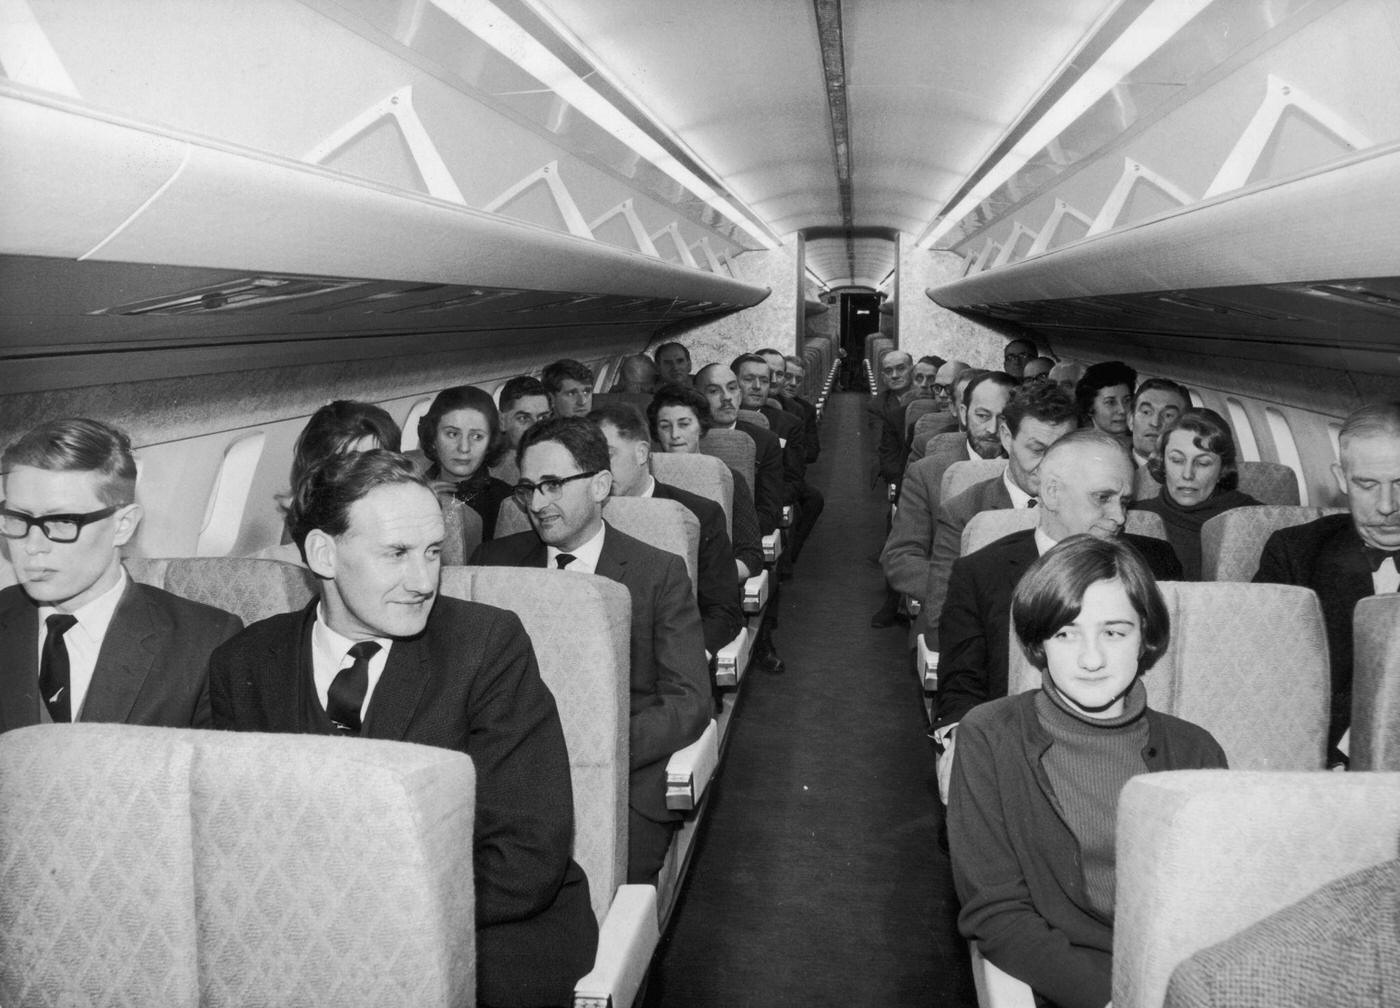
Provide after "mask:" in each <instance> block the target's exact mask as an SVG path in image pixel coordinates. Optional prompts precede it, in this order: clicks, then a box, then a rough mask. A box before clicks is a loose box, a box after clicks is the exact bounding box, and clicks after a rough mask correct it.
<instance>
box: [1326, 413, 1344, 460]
mask: <svg viewBox="0 0 1400 1008" xmlns="http://www.w3.org/2000/svg"><path fill="white" fill-rule="evenodd" d="M1327 440H1329V441H1331V442H1332V461H1333V462H1336V463H1337V464H1339V465H1340V464H1341V461H1342V425H1341V424H1339V423H1337V421H1335V420H1328V421H1327Z"/></svg>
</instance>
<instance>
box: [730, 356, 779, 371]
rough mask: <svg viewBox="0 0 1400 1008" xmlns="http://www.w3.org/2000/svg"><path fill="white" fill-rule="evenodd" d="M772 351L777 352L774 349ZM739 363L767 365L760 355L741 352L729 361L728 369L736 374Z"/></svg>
mask: <svg viewBox="0 0 1400 1008" xmlns="http://www.w3.org/2000/svg"><path fill="white" fill-rule="evenodd" d="M773 352H774V353H777V351H776V350H775V351H773ZM741 364H762V365H763V366H764V367H767V366H768V362H767V361H766V360H764V359H763V358H762V357H760V356H759V355H758V354H754V353H741V354H740V355H739V356H738V357H735V358H734V359H733V360H732V361H730V362H729V370H731V371H733V372H734V373H735V374H736V375H737V374H738V373H739V365H741Z"/></svg>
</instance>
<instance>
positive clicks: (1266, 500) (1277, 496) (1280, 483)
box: [1133, 461, 1299, 507]
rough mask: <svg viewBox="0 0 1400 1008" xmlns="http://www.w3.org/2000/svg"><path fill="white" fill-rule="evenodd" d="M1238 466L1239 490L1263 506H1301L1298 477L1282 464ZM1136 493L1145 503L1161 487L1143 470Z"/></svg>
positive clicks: (1240, 463) (1158, 492)
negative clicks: (1299, 503) (1299, 504)
mask: <svg viewBox="0 0 1400 1008" xmlns="http://www.w3.org/2000/svg"><path fill="white" fill-rule="evenodd" d="M1235 465H1236V467H1237V468H1238V470H1239V474H1240V483H1239V488H1240V489H1241V490H1242V491H1244V492H1245V493H1247V494H1249V496H1251V497H1253V498H1254V499H1255V500H1257V501H1259V502H1260V503H1261V504H1287V505H1291V506H1293V507H1297V506H1298V502H1299V499H1298V476H1297V474H1296V473H1295V472H1294V471H1293V469H1292V468H1291V467H1290V466H1286V465H1284V464H1283V463H1281V462H1247V461H1240V462H1237V463H1235ZM1134 489H1135V492H1134V494H1133V496H1134V497H1135V498H1136V499H1137V500H1146V499H1147V498H1150V497H1157V496H1159V495H1160V494H1161V493H1162V484H1160V483H1158V482H1157V481H1156V480H1154V479H1153V478H1152V477H1151V476H1148V475H1147V471H1146V470H1145V469H1144V470H1140V476H1139V479H1138V480H1137V482H1136V483H1135V484H1134Z"/></svg>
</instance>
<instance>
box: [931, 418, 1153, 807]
mask: <svg viewBox="0 0 1400 1008" xmlns="http://www.w3.org/2000/svg"><path fill="white" fill-rule="evenodd" d="M1132 469H1133V464H1132V460H1131V459H1130V458H1129V455H1128V448H1127V446H1126V445H1125V444H1124V443H1123V442H1122V441H1120V440H1118V439H1117V438H1115V437H1113V436H1112V435H1109V434H1104V433H1103V432H1102V431H1093V430H1077V431H1073V432H1071V433H1069V434H1066V435H1065V436H1064V437H1062V438H1060V440H1058V441H1056V442H1055V443H1054V444H1053V445H1051V446H1050V448H1049V450H1048V451H1047V452H1046V453H1045V458H1044V460H1043V461H1042V462H1041V464H1040V505H1039V507H1037V508H1036V514H1037V516H1038V517H1037V525H1036V527H1035V528H1034V529H1027V530H1025V531H1023V532H1013V533H1012V534H1011V535H1009V536H1005V537H1003V538H1001V539H998V540H997V541H996V542H994V543H991V544H990V545H987V546H984V547H983V548H982V549H980V550H978V551H977V552H976V553H971V554H969V555H967V556H965V557H959V558H958V559H957V560H956V561H955V562H954V563H953V571H952V573H951V574H950V575H949V577H948V594H947V600H946V601H945V602H944V603H943V611H942V612H941V613H939V627H938V645H939V646H938V651H939V661H938V694H937V696H936V698H935V700H934V706H933V730H932V732H931V737H932V738H933V741H934V747H935V748H936V749H938V750H939V752H940V753H941V755H940V756H939V760H938V782H939V790H940V793H941V794H943V795H944V796H945V800H946V795H947V787H948V778H949V774H950V773H951V769H952V766H953V765H955V764H956V760H955V758H954V756H953V748H954V747H953V744H952V743H953V742H954V741H955V737H954V731H955V729H956V728H957V725H958V722H959V721H961V720H962V718H963V717H964V716H965V715H966V714H967V712H968V711H970V710H972V709H973V708H974V707H976V706H977V705H978V704H981V703H985V702H987V701H988V700H995V699H997V698H998V697H1003V696H1005V695H1006V676H1007V662H1008V655H1007V639H1008V637H1009V634H1010V631H1009V626H1010V620H1011V595H1012V592H1013V591H1014V590H1015V588H1016V584H1017V582H1018V581H1020V580H1021V578H1022V576H1023V575H1024V574H1025V572H1026V570H1027V569H1028V568H1029V567H1030V566H1031V564H1033V563H1034V562H1035V560H1036V558H1037V557H1039V556H1040V555H1042V554H1043V553H1045V552H1047V551H1048V550H1049V549H1050V548H1051V547H1052V546H1054V545H1055V544H1056V543H1057V542H1059V541H1060V540H1062V539H1066V538H1068V537H1069V536H1072V535H1080V534H1083V533H1088V534H1089V535H1092V536H1094V537H1095V538H1098V539H1105V540H1113V539H1122V540H1123V541H1124V542H1126V543H1128V544H1129V545H1131V546H1132V547H1133V548H1134V549H1136V550H1137V552H1138V553H1139V554H1140V555H1141V556H1142V557H1143V559H1144V560H1145V561H1146V562H1147V566H1148V568H1149V569H1150V570H1151V571H1152V574H1153V576H1154V577H1156V578H1157V579H1158V580H1160V581H1177V580H1180V578H1181V563H1180V561H1178V560H1177V558H1176V555H1175V554H1174V553H1173V552H1172V549H1171V547H1170V546H1168V545H1167V544H1166V543H1165V542H1162V541H1161V540H1160V539H1149V538H1147V537H1145V536H1136V535H1129V534H1125V533H1123V521H1124V515H1125V513H1126V509H1127V506H1128V501H1129V498H1130V496H1131V494H1132V485H1133V472H1132Z"/></svg>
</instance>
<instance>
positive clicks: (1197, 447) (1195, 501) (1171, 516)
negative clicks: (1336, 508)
mask: <svg viewBox="0 0 1400 1008" xmlns="http://www.w3.org/2000/svg"><path fill="white" fill-rule="evenodd" d="M1147 472H1148V474H1149V475H1150V476H1151V477H1152V478H1153V479H1155V480H1156V481H1157V482H1158V483H1160V484H1161V486H1162V492H1161V493H1160V494H1159V495H1158V496H1156V497H1149V498H1147V499H1145V500H1138V501H1133V503H1132V505H1131V506H1130V507H1131V509H1132V510H1136V511H1151V512H1152V513H1153V514H1155V515H1158V516H1159V517H1160V518H1161V519H1162V524H1163V525H1165V526H1166V529H1167V541H1168V542H1170V543H1171V544H1172V549H1174V550H1176V555H1177V557H1178V558H1179V559H1180V560H1181V567H1182V570H1183V572H1184V580H1186V581H1199V580H1201V526H1202V525H1204V524H1205V523H1206V522H1207V521H1209V520H1210V519H1212V518H1214V517H1215V516H1216V515H1218V514H1222V513H1224V512H1226V511H1229V510H1231V509H1232V508H1237V507H1249V506H1251V505H1255V504H1258V503H1259V502H1258V501H1257V500H1255V499H1254V498H1253V497H1251V496H1250V495H1249V494H1247V493H1244V492H1243V491H1241V490H1239V489H1238V484H1239V479H1240V477H1239V472H1238V467H1237V465H1236V455H1235V438H1234V436H1233V435H1232V434H1231V433H1230V425H1229V424H1228V423H1226V422H1225V418H1224V417H1222V416H1221V415H1220V414H1219V413H1217V412H1215V410H1209V409H1189V410H1187V411H1186V412H1184V413H1182V414H1181V415H1180V416H1179V417H1177V418H1176V420H1175V421H1173V422H1172V423H1171V424H1170V425H1169V426H1168V427H1166V428H1165V429H1164V430H1163V431H1162V433H1161V434H1160V435H1158V437H1157V448H1156V450H1155V451H1153V453H1152V454H1151V456H1149V457H1148V459H1147Z"/></svg>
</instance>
